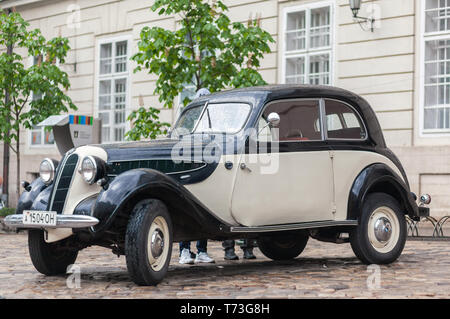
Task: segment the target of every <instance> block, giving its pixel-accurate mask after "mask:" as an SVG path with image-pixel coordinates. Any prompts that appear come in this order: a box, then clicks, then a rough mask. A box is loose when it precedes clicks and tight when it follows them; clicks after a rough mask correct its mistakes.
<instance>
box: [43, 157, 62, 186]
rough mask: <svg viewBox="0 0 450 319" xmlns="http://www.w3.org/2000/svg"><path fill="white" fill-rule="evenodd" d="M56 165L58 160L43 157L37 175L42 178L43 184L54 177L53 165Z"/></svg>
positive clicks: (49, 181)
mask: <svg viewBox="0 0 450 319" xmlns="http://www.w3.org/2000/svg"><path fill="white" fill-rule="evenodd" d="M56 166H58V162H57V161H55V160H52V159H50V158H44V160H43V161H42V162H41V165H40V166H39V176H40V177H41V178H42V180H43V181H44V183H45V184H47V185H48V184H50V183H51V182H52V181H53V178H54V177H55V167H56Z"/></svg>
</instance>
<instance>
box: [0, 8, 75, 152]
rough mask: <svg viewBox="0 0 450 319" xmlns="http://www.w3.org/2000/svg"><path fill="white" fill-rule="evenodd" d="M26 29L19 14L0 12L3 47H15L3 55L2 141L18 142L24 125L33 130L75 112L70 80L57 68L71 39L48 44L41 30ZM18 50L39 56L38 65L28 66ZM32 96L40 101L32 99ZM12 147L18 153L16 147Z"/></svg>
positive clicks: (0, 60)
mask: <svg viewBox="0 0 450 319" xmlns="http://www.w3.org/2000/svg"><path fill="white" fill-rule="evenodd" d="M27 27H28V23H27V22H26V21H25V20H23V18H22V17H21V16H20V14H19V13H16V12H12V13H10V14H7V13H3V12H2V13H0V45H1V46H5V47H7V46H12V48H13V52H12V53H11V54H8V52H6V51H3V52H2V53H1V54H0V110H1V111H0V122H1V123H2V124H1V129H0V139H1V140H3V141H5V142H6V143H11V142H12V141H17V138H18V134H19V130H20V128H21V126H24V127H26V128H31V127H32V125H34V124H36V123H38V122H40V121H42V120H44V119H45V118H47V117H48V116H50V115H55V114H59V113H61V112H67V111H68V110H69V109H76V107H75V105H74V104H73V103H72V101H71V99H70V98H69V97H68V96H67V95H66V94H65V92H64V91H66V90H67V89H68V88H69V87H70V83H69V78H68V76H67V74H66V73H65V72H64V71H62V70H61V69H60V68H59V67H58V66H57V65H56V61H59V62H60V63H64V60H65V57H66V55H67V51H68V50H69V41H68V39H66V38H61V37H56V38H53V39H51V40H49V41H46V40H45V38H44V37H43V36H42V35H41V33H40V31H39V30H37V29H36V30H31V31H28V30H27ZM17 49H24V50H25V52H27V53H28V55H29V56H31V57H38V63H37V64H36V65H33V66H30V67H26V66H25V65H24V59H23V57H22V56H21V55H19V54H17V53H16V50H17ZM7 92H8V93H9V96H10V99H9V101H8V102H7V101H5V95H6V94H7ZM33 94H35V95H36V94H37V95H39V96H41V98H40V99H34V100H32V99H31V97H32V95H33ZM8 132H10V134H7V133H8ZM11 148H12V150H13V151H14V152H18V149H17V147H16V148H14V147H13V146H11Z"/></svg>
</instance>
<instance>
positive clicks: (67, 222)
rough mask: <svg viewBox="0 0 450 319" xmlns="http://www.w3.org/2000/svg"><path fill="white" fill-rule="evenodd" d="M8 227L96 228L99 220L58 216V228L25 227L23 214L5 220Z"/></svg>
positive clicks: (32, 226) (77, 216) (74, 216)
mask: <svg viewBox="0 0 450 319" xmlns="http://www.w3.org/2000/svg"><path fill="white" fill-rule="evenodd" d="M4 222H5V224H6V226H8V227H10V228H21V229H28V228H53V229H54V228H86V227H91V226H95V225H97V224H98V223H99V220H98V219H97V218H95V217H92V216H85V215H57V216H56V226H42V225H28V224H27V225H24V223H23V221H22V214H15V215H9V216H6V217H5V220H4Z"/></svg>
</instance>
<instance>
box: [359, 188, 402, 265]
mask: <svg viewBox="0 0 450 319" xmlns="http://www.w3.org/2000/svg"><path fill="white" fill-rule="evenodd" d="M406 235H407V229H406V219H405V213H404V212H403V211H402V209H401V207H400V205H399V203H398V201H397V200H396V199H395V198H393V197H392V196H390V195H387V194H384V193H373V194H370V195H368V196H367V198H366V200H365V202H364V205H363V211H362V214H361V217H360V220H359V225H358V226H357V227H356V228H355V229H354V230H353V231H352V232H351V233H350V244H351V246H352V249H353V252H354V253H355V255H356V256H357V257H358V258H359V259H360V260H361V261H362V262H363V263H365V264H389V263H391V262H393V261H395V260H396V259H397V258H398V257H399V256H400V254H401V253H402V251H403V248H404V247H405V242H406Z"/></svg>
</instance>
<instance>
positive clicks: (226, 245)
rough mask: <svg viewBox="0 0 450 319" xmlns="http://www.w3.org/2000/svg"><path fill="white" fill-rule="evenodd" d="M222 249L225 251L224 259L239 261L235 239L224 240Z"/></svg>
mask: <svg viewBox="0 0 450 319" xmlns="http://www.w3.org/2000/svg"><path fill="white" fill-rule="evenodd" d="M222 247H223V249H224V251H225V254H224V256H223V259H226V260H238V259H239V257H238V256H237V255H236V253H235V252H234V240H233V239H228V240H224V241H223V242H222Z"/></svg>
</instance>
